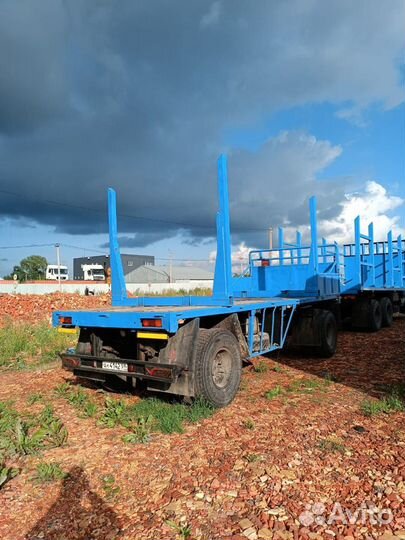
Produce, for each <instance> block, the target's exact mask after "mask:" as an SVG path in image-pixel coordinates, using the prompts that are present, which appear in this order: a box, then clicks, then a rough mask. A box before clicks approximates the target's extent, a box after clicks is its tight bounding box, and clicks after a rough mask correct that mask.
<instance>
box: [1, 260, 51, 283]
mask: <svg viewBox="0 0 405 540" xmlns="http://www.w3.org/2000/svg"><path fill="white" fill-rule="evenodd" d="M47 265H48V261H47V260H46V259H45V257H41V255H30V256H29V257H25V259H22V260H21V261H20V264H19V265H16V266H14V268H13V271H12V272H11V274H9V275H8V276H4V279H14V275H16V276H17V279H18V281H30V280H36V279H45V273H46V267H47Z"/></svg>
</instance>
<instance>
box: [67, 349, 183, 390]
mask: <svg viewBox="0 0 405 540" xmlns="http://www.w3.org/2000/svg"><path fill="white" fill-rule="evenodd" d="M60 358H61V360H62V367H63V368H64V369H67V370H68V371H72V372H73V373H74V374H75V375H77V376H80V377H85V378H86V377H87V378H89V379H94V380H101V381H102V380H105V378H106V376H107V375H121V376H125V377H133V378H136V379H145V380H153V381H160V382H165V383H175V382H176V381H177V379H178V377H179V375H180V374H181V373H182V372H183V371H185V366H182V365H179V364H162V363H158V362H149V361H148V362H145V361H143V360H133V359H127V358H104V357H98V356H90V355H83V354H72V353H62V354H61V355H60ZM103 362H110V363H111V362H119V363H120V364H127V366H128V370H127V371H122V370H118V369H117V370H113V369H103V367H102V365H103Z"/></svg>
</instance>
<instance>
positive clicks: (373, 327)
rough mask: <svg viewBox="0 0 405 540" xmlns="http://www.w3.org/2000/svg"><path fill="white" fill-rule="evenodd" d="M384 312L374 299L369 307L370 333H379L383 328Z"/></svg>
mask: <svg viewBox="0 0 405 540" xmlns="http://www.w3.org/2000/svg"><path fill="white" fill-rule="evenodd" d="M381 323H382V312H381V304H380V302H379V301H378V300H375V299H374V298H372V299H371V300H370V302H369V305H368V329H369V330H370V332H378V330H380V328H381Z"/></svg>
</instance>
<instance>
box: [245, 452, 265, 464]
mask: <svg viewBox="0 0 405 540" xmlns="http://www.w3.org/2000/svg"><path fill="white" fill-rule="evenodd" d="M245 459H246V461H247V462H248V463H256V462H258V461H261V460H262V456H260V455H259V454H247V455H246V456H245Z"/></svg>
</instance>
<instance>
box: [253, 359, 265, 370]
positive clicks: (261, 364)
mask: <svg viewBox="0 0 405 540" xmlns="http://www.w3.org/2000/svg"><path fill="white" fill-rule="evenodd" d="M253 371H254V372H255V373H267V372H268V371H269V366H268V364H267V362H265V361H264V360H260V362H258V363H257V364H254V366H253Z"/></svg>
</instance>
